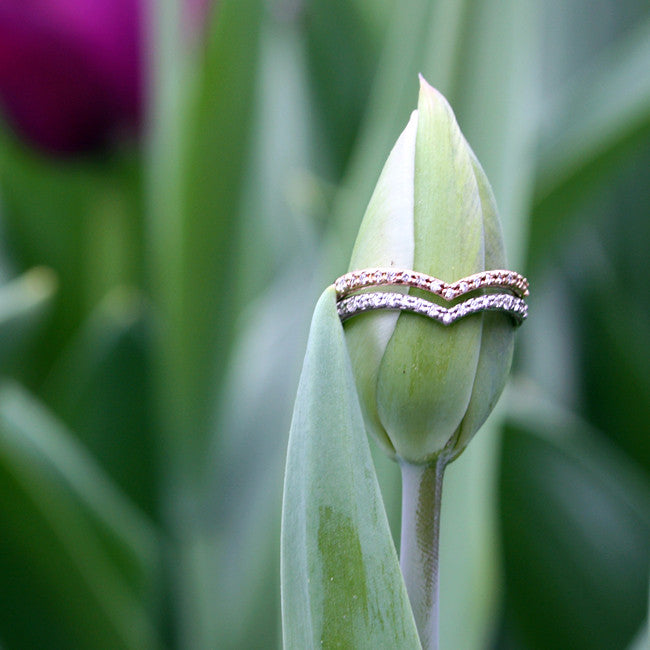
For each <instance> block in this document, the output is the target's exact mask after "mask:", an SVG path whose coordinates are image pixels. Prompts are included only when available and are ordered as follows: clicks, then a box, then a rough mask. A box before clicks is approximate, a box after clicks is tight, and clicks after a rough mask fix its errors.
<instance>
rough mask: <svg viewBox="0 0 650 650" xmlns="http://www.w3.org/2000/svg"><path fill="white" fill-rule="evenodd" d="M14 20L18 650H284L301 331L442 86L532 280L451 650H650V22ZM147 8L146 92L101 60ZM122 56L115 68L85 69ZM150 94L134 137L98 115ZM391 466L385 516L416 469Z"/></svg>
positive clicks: (463, 5) (11, 311) (3, 635)
mask: <svg viewBox="0 0 650 650" xmlns="http://www.w3.org/2000/svg"><path fill="white" fill-rule="evenodd" d="M12 4H15V3H11V2H8V3H6V5H5V7H4V8H0V112H2V114H3V115H4V120H3V122H2V128H1V129H0V228H1V231H2V238H1V241H2V245H1V247H0V279H1V281H2V286H0V332H1V335H0V364H1V366H0V372H1V375H2V381H1V384H0V603H2V605H1V606H0V647H2V648H6V649H7V650H11V649H14V648H50V649H59V648H93V649H95V648H139V649H140V648H152V649H154V648H189V649H203V648H225V649H228V648H275V647H279V645H280V638H281V637H280V630H279V522H280V501H281V490H282V479H283V464H284V457H285V450H286V441H287V434H288V429H289V421H290V417H291V410H292V405H293V398H294V396H295V389H296V385H297V377H298V373H299V370H300V365H301V361H302V355H303V353H304V348H305V343H306V337H307V333H308V328H309V319H310V316H311V311H312V309H313V306H314V304H315V300H316V298H317V296H318V295H319V293H320V292H321V291H322V289H323V288H324V287H325V286H326V285H327V284H328V283H329V282H331V281H332V280H333V279H334V278H335V277H336V276H337V275H339V274H341V273H342V272H344V271H345V270H346V268H347V260H348V258H349V254H350V251H351V247H352V243H353V240H354V237H355V235H356V230H357V228H358V225H359V223H360V220H361V217H362V215H363V211H364V209H365V205H366V203H367V201H368V198H369V196H370V193H371V191H372V188H373V186H374V183H375V181H376V179H377V176H378V173H379V171H380V169H381V166H382V165H383V162H384V160H385V158H386V156H387V154H388V152H389V150H390V147H391V146H392V144H393V142H394V141H395V139H396V138H397V136H398V134H399V132H400V131H401V129H402V128H403V126H404V125H405V123H406V121H407V119H408V115H409V113H410V111H411V110H412V109H413V108H414V107H415V105H416V101H417V88H418V83H417V73H418V72H422V73H423V74H424V75H425V77H426V78H427V79H428V80H429V81H430V82H431V83H432V84H434V85H435V86H437V87H438V88H439V89H440V90H441V91H442V92H443V93H445V95H446V96H447V97H448V99H449V101H450V103H451V104H452V106H453V108H454V110H455V111H456V114H457V117H458V121H459V124H460V126H461V129H462V130H463V132H464V133H465V135H466V137H467V139H468V141H469V142H470V144H471V145H472V147H473V148H474V150H475V152H476V153H477V155H478V158H479V159H480V160H481V162H482V164H483V166H484V167H485V169H486V172H487V175H488V177H489V178H490V180H491V182H492V184H493V188H494V191H495V194H496V197H497V202H498V205H499V207H500V212H501V217H502V224H503V228H504V232H505V237H506V243H507V250H508V253H509V258H510V259H509V262H510V266H511V267H512V268H514V269H517V270H521V271H523V272H525V273H526V274H527V275H528V277H529V279H530V282H531V293H532V295H531V298H530V318H529V320H528V322H527V323H526V324H525V326H524V327H523V328H522V329H521V330H520V333H519V334H518V341H517V351H516V359H515V364H514V368H513V376H512V380H511V382H510V385H509V387H508V388H507V390H506V393H505V394H504V397H503V398H502V400H501V403H500V406H499V408H498V409H497V411H496V412H495V414H494V415H493V416H492V418H491V419H490V421H489V422H488V424H487V425H486V426H485V427H484V430H483V431H482V432H481V433H480V434H479V435H478V437H477V440H476V441H474V442H473V443H472V445H470V448H469V449H468V451H467V453H466V454H464V455H463V457H462V458H461V459H460V460H459V461H458V462H457V463H456V464H455V465H454V466H452V467H451V468H450V470H449V472H448V476H447V477H446V483H445V496H444V506H443V508H444V509H443V522H442V527H443V536H442V546H441V549H442V569H441V572H442V577H441V580H442V584H441V593H442V596H441V600H442V604H441V607H442V611H441V617H442V647H443V648H449V649H451V648H455V649H460V650H464V649H468V650H472V649H473V648H481V649H482V648H488V649H494V650H497V649H502V650H524V649H529V648H530V649H538V648H540V649H541V648H567V649H568V648H571V649H578V650H579V649H582V648H584V649H590V650H592V649H601V648H602V649H621V648H629V649H630V650H633V649H634V650H637V649H640V648H643V647H647V646H646V645H644V643H647V637H646V635H647V626H648V585H649V578H650V424H649V423H650V363H649V361H650V300H649V292H648V286H647V274H648V268H649V267H648V249H649V247H650V199H649V196H650V195H649V193H648V187H650V7H649V6H648V4H647V2H645V1H642V0H589V1H588V0H549V1H547V2H542V1H541V0H538V1H537V2H535V1H534V0H502V1H497V0H453V1H452V0H447V1H436V0H403V1H402V2H396V1H395V0H267V1H265V2H263V1H262V0H221V1H219V2H216V3H215V4H214V5H212V6H210V5H209V3H205V2H204V3H203V4H201V3H200V2H190V0H186V1H180V2H177V3H175V2H171V1H166V2H165V1H161V2H158V3H149V4H150V5H151V6H149V7H148V10H145V9H144V8H143V7H144V5H145V4H146V3H144V2H142V3H139V2H138V1H137V0H131V1H130V2H129V1H126V0H124V1H123V2H121V5H120V6H122V5H123V7H124V13H123V15H122V16H121V18H120V20H122V22H119V21H116V22H115V25H113V23H111V22H110V21H109V20H102V21H99V20H95V18H97V16H93V10H92V9H89V8H87V9H86V10H85V11H81V10H80V8H79V6H80V5H87V3H79V2H75V1H74V0H49V1H47V2H46V1H45V0H42V2H41V3H26V8H25V7H23V8H22V9H20V10H14V13H13V14H12V9H11V7H10V6H11V5H12ZM118 4H120V3H118ZM30 5H31V7H30ZM99 5H101V3H99ZM199 5H200V6H199ZM116 6H117V5H116ZM7 7H9V8H7ZM98 11H99V10H98ZM16 12H17V13H16ZM21 12H22V13H21ZM39 12H40V13H39ZM71 12H72V13H71ZM75 12H76V13H75ZM129 12H131V13H129ZM72 15H75V16H77V18H79V16H81V18H80V19H79V20H77V18H75V20H74V21H72V22H75V21H76V22H75V24H76V28H75V29H67V26H68V24H69V23H70V21H71V19H70V16H72ZM98 15H99V14H98ZM44 17H45V18H47V19H46V20H45V22H44ZM129 20H131V21H132V23H133V24H132V25H131V27H130V29H132V31H133V33H134V34H136V35H137V37H138V38H139V39H141V41H140V42H139V44H137V45H138V47H137V48H136V49H135V50H134V51H135V52H136V53H137V54H136V55H134V58H133V60H132V61H131V63H132V68H133V69H131V68H128V66H127V68H128V69H129V70H131V74H132V77H133V78H127V77H128V75H126V73H125V72H124V68H122V67H120V65H121V64H120V65H118V64H117V63H115V66H114V69H113V68H112V67H111V66H112V65H113V63H114V61H113V59H112V58H111V56H109V54H112V56H113V57H115V56H117V55H115V52H116V51H121V48H122V45H121V44H122V43H123V40H122V31H120V30H123V29H125V27H124V25H125V24H127V23H128V21H129ZM12 21H13V22H12ZM30 21H33V22H30ZM84 21H86V22H84ZM124 21H126V22H124ZM3 22H4V24H3ZM100 23H101V25H100V27H101V29H100V32H101V39H104V40H101V39H100V36H97V31H96V30H97V29H98V27H97V24H100ZM129 24H130V23H129ZM87 25H92V28H91V27H88V30H85V27H86V26H87ZM133 25H135V27H133ZM111 29H113V32H111ZM3 30H4V31H3ZM48 30H50V31H51V30H54V31H56V30H58V31H56V34H55V36H56V38H51V37H52V34H51V33H50V31H48ZM102 30H103V31H102ZM109 32H111V33H109ZM3 33H4V34H12V35H13V36H14V37H15V38H14V39H13V40H12V39H9V37H8V36H5V37H3V36H2V34H3ZM107 34H108V35H107ZM111 38H112V39H113V41H111ZM21 39H23V41H21ZM30 39H31V40H30ZM48 39H49V40H48ZM56 39H59V40H56ZM75 39H76V40H75ZM100 41H101V43H104V44H105V42H108V41H110V42H114V43H117V44H118V46H117V49H115V47H113V49H111V47H109V46H106V47H104V46H103V45H102V47H103V49H102V50H101V56H99V55H97V56H96V57H95V54H97V52H98V51H99V50H100V49H101V48H100ZM3 43H4V45H3ZM51 43H58V45H57V47H54V46H52V45H51ZM34 44H37V45H38V47H35V46H34ZM41 46H42V47H41ZM68 46H69V49H68ZM12 47H13V48H14V49H13V50H12ZM30 47H31V49H30ZM39 48H40V49H39ZM48 48H50V49H49V50H48ZM34 52H37V54H38V56H37V55H35V54H33V53H34ZM30 53H31V54H30ZM107 53H108V54H107ZM55 54H56V56H55ZM39 57H40V58H39ZM96 59H97V60H100V59H101V66H103V67H101V69H102V70H108V71H109V72H111V71H112V72H111V74H109V73H108V72H107V73H106V75H105V77H102V76H101V75H99V74H95V72H94V71H93V69H92V68H91V63H92V62H94V61H95V60H96ZM84 66H85V67H84ZM63 70H65V71H66V74H67V75H68V76H69V77H70V78H71V79H72V81H70V79H68V80H67V83H68V85H66V83H64V82H63V81H62V79H63V77H65V75H64V74H63V72H62V71H63ZM89 70H90V71H89ZM134 70H135V72H134ZM113 73H114V74H113ZM84 75H85V76H84ZM111 75H112V76H111ZM125 75H126V76H125ZM16 79H18V80H20V81H21V82H22V81H25V80H27V81H29V82H30V83H28V84H27V85H26V86H25V87H22V86H21V84H20V83H18V82H17V81H16ZM107 80H112V81H111V82H110V83H109V81H107ZM32 81H33V83H31V82H32ZM64 81H65V80H64ZM127 82H133V83H135V84H136V86H137V88H138V92H140V93H141V96H142V97H144V100H143V101H142V103H141V106H140V108H138V109H137V110H136V111H135V112H136V113H137V114H138V116H137V117H136V118H133V115H130V114H129V115H128V116H127V117H126V118H125V117H124V115H123V114H122V113H120V111H119V110H118V109H117V108H114V109H113V108H112V104H111V102H109V99H108V98H114V97H119V96H120V92H121V90H122V89H123V86H124V84H126V83H127ZM111 83H114V84H115V85H114V86H111ZM102 84H104V85H102ZM100 86H101V87H100ZM71 89H72V90H71ZM80 89H81V90H80ZM21 93H22V94H21ZM75 102H76V103H75ZM109 104H110V105H111V106H110V110H109V108H107V106H109ZM98 106H99V107H101V108H102V112H101V119H99V118H97V114H98ZM61 107H63V108H61ZM77 109H78V111H79V112H78V113H75V111H77ZM90 109H92V110H90ZM33 110H39V111H40V114H39V115H40V117H39V119H41V121H40V122H39V124H40V125H45V126H43V128H41V129H40V130H39V129H34V128H30V124H32V123H31V122H30V119H31V117H32V116H33V115H32V113H30V111H33ZM57 111H58V112H57ZM65 111H70V112H71V113H72V114H74V115H77V116H81V117H77V119H76V122H73V123H72V125H71V124H70V122H69V121H66V120H65V119H63V118H61V119H60V120H58V121H57V116H58V115H59V113H64V112H65ZM41 114H42V115H41ZM89 115H90V116H89ZM43 116H44V117H43ZM93 116H95V118H96V119H94V121H93V119H91V118H93ZM50 118H51V119H50ZM86 118H88V121H87V123H86V122H84V124H85V125H86V127H87V130H86V131H84V134H83V135H84V138H81V140H79V138H76V139H75V138H74V137H72V136H73V135H74V133H73V134H70V133H69V130H70V129H72V130H73V131H74V129H75V125H77V126H78V124H79V123H80V122H81V121H83V120H84V119H86ZM127 118H128V119H127ZM32 125H33V124H32ZM48 129H49V130H48ZM68 135H69V136H70V137H69V138H68ZM50 136H51V137H50ZM57 138H58V139H57ZM66 138H68V139H66ZM53 143H54V144H53ZM64 150H65V151H64ZM376 460H377V467H378V472H379V474H380V480H381V483H382V488H383V489H384V494H385V500H386V505H387V509H388V511H389V515H390V517H391V520H392V521H393V522H395V520H396V517H398V515H399V513H398V512H397V506H396V504H397V503H398V502H399V484H398V483H397V482H396V469H395V467H394V466H393V464H392V463H390V462H389V461H387V460H385V459H383V458H381V457H380V456H379V455H378V456H377V459H376Z"/></svg>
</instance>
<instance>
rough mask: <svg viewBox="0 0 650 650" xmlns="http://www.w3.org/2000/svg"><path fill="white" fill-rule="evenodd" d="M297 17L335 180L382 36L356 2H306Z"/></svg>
mask: <svg viewBox="0 0 650 650" xmlns="http://www.w3.org/2000/svg"><path fill="white" fill-rule="evenodd" d="M377 13H381V12H377ZM302 18H303V21H304V23H305V37H306V45H307V52H308V53H309V68H310V73H311V74H310V77H309V78H310V81H311V88H312V92H313V93H314V96H315V98H316V100H317V108H319V109H320V112H319V117H320V122H321V124H322V128H323V132H324V133H323V136H324V137H322V138H321V139H322V141H323V145H324V146H325V147H327V150H328V154H329V158H330V160H331V162H332V163H333V164H334V174H335V177H336V178H339V177H340V176H341V173H342V171H343V169H344V165H345V163H346V162H347V159H348V156H349V155H350V151H351V149H352V146H353V144H354V140H355V137H356V134H357V130H358V128H359V124H360V121H361V117H362V115H363V112H364V110H365V107H366V99H367V95H368V92H369V91H370V86H371V83H372V79H373V77H374V72H375V68H376V66H377V60H378V55H379V50H380V44H381V39H380V38H379V37H380V35H381V34H380V33H378V31H379V29H378V26H377V24H376V22H375V23H373V22H371V21H370V20H369V19H368V14H367V11H366V12H364V7H363V6H362V4H361V3H360V2H354V1H350V0H310V2H307V3H305V7H304V16H303V17H302ZM330 160H328V162H330Z"/></svg>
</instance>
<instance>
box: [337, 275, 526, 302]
mask: <svg viewBox="0 0 650 650" xmlns="http://www.w3.org/2000/svg"><path fill="white" fill-rule="evenodd" d="M384 285H404V286H408V287H414V288H416V289H422V290H424V291H429V292H430V293H434V294H436V295H437V296H440V297H441V298H444V299H445V300H454V299H455V298H458V297H459V296H463V295H465V294H466V293H469V292H470V291H476V290H477V289H485V288H488V287H490V288H495V289H508V290H510V291H512V292H513V293H514V294H516V295H517V296H519V297H521V298H525V297H526V296H527V295H528V280H526V278H525V277H524V276H523V275H520V274H519V273H515V272H514V271H506V270H502V269H495V270H492V271H481V272H480V273H474V275H469V276H467V277H466V278H462V279H460V280H457V281H456V282H452V283H451V284H450V283H447V282H444V281H443V280H439V279H438V278H434V277H431V276H430V275H426V274H424V273H418V272H417V271H406V270H400V269H386V268H372V269H360V270H359V271H351V272H350V273H346V274H345V275H342V276H341V277H340V278H338V279H337V280H336V282H335V283H334V288H335V289H336V295H337V298H339V299H341V298H344V297H345V296H347V295H348V294H349V293H352V292H353V291H357V290H359V289H363V288H365V287H377V286H384Z"/></svg>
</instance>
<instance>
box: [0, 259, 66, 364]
mask: <svg viewBox="0 0 650 650" xmlns="http://www.w3.org/2000/svg"><path fill="white" fill-rule="evenodd" d="M56 289H57V278H56V275H55V274H54V273H53V272H52V271H51V270H50V269H47V268H44V267H37V268H34V269H31V270H29V271H27V272H26V273H23V274H22V275H20V276H18V277H17V278H15V279H13V280H11V281H9V282H7V283H6V284H4V285H2V286H1V287H0V368H2V369H3V371H4V372H6V371H7V368H6V366H7V364H8V362H9V361H10V360H14V361H15V357H16V354H17V352H19V351H20V350H21V348H22V347H23V345H24V343H25V341H26V340H28V339H29V338H30V334H33V332H34V330H35V329H36V328H37V327H38V326H39V324H41V322H42V320H43V316H44V314H45V312H46V311H47V308H48V307H49V305H50V301H51V300H52V297H53V295H54V294H55V292H56Z"/></svg>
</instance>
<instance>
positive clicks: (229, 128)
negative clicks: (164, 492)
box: [148, 0, 262, 482]
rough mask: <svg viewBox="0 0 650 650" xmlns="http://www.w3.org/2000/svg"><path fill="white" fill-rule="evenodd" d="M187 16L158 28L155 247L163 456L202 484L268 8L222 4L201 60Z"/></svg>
mask: <svg viewBox="0 0 650 650" xmlns="http://www.w3.org/2000/svg"><path fill="white" fill-rule="evenodd" d="M180 5H181V3H160V5H159V10H158V12H157V16H156V17H157V19H158V21H159V26H158V34H157V40H156V44H155V45H156V52H155V55H156V59H157V60H156V64H157V66H156V70H157V71H158V72H159V77H158V78H157V79H156V87H155V96H154V103H155V107H154V122H153V128H152V130H151V137H150V142H149V156H148V164H149V188H148V193H149V196H148V200H149V205H148V207H149V215H148V217H149V223H148V226H149V228H148V235H149V242H148V243H149V254H150V259H149V262H150V265H149V270H150V272H151V278H150V279H151V289H152V294H153V299H154V303H155V305H156V309H157V315H158V316H159V317H160V327H159V328H158V330H157V333H158V334H159V337H158V338H157V339H156V342H157V344H158V345H157V347H156V349H155V362H156V364H157V367H156V370H157V372H156V379H157V387H156V388H157V393H158V394H157V397H158V399H159V408H160V410H161V411H162V417H161V422H163V423H164V431H165V434H166V450H167V451H168V452H169V455H170V457H172V458H173V459H174V463H173V467H174V469H175V470H176V474H177V475H178V476H177V477H175V479H176V480H177V481H180V482H184V481H188V482H195V481H197V480H198V479H199V476H200V472H199V471H197V469H198V468H200V467H202V465H203V460H204V453H205V449H206V448H205V445H206V442H207V439H208V436H209V434H210V433H211V428H210V427H211V424H212V422H211V419H212V415H213V406H214V405H213V397H214V395H215V393H216V392H217V391H218V389H219V387H220V382H221V380H222V377H223V372H224V370H225V368H226V367H227V363H226V359H227V355H228V350H229V344H231V342H232V336H233V333H234V322H235V319H234V318H233V306H234V305H236V300H235V296H236V292H235V291H232V290H229V289H228V288H227V287H232V281H231V277H233V276H236V274H235V273H234V268H235V265H234V262H235V259H236V258H235V253H236V251H237V245H236V243H235V241H236V237H237V234H238V230H239V221H240V219H239V209H240V198H241V189H242V182H243V175H244V165H245V161H246V152H247V143H248V135H249V133H248V129H249V125H250V116H251V113H252V101H251V99H252V91H253V87H254V83H253V82H254V72H255V64H256V62H257V57H258V42H257V39H258V32H259V23H260V16H261V14H262V5H261V2H260V0H225V1H224V2H220V3H218V5H217V6H216V7H215V9H216V10H215V11H214V12H213V21H212V24H211V26H210V31H209V33H208V38H207V43H206V46H205V49H199V50H198V51H195V50H190V49H189V48H188V47H187V42H186V40H185V39H184V38H183V37H184V36H185V35H184V34H183V33H182V29H181V27H182V24H183V21H182V20H181V18H180V16H179V15H178V13H177V12H179V11H180V9H181V6H180ZM179 43H185V47H182V46H179Z"/></svg>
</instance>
